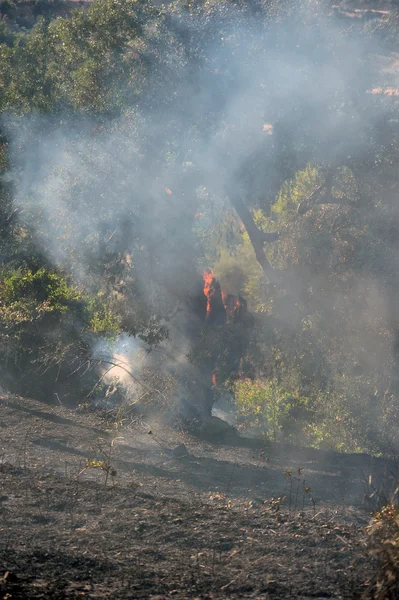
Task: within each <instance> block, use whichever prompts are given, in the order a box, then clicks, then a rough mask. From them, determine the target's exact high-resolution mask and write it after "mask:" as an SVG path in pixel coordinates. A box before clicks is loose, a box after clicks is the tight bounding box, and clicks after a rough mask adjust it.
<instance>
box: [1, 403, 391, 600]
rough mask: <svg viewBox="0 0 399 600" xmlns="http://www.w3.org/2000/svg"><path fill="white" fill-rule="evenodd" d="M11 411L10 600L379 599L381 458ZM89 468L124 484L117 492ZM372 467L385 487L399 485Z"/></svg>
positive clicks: (5, 464) (7, 452)
mask: <svg viewBox="0 0 399 600" xmlns="http://www.w3.org/2000/svg"><path fill="white" fill-rule="evenodd" d="M0 411H1V412H0V414H1V417H0V426H1V434H2V435H1V440H2V442H1V466H0V477H1V532H2V535H1V536H0V552H1V554H0V555H1V567H0V568H1V575H2V576H4V578H3V580H2V583H1V584H0V585H1V588H0V589H1V592H2V594H3V597H4V598H6V597H7V598H13V599H14V598H21V599H22V598H48V599H50V598H52V599H56V598H93V599H94V598H110V597H112V598H169V597H175V598H187V597H200V598H219V597H220V598H222V597H231V598H281V599H282V598H301V599H305V598H337V599H338V598H354V597H359V596H358V595H357V594H359V593H360V592H361V590H363V591H364V590H365V589H366V588H367V586H366V588H364V586H363V585H362V584H365V583H366V582H367V580H368V578H369V576H370V572H369V569H370V562H369V561H370V559H368V558H367V556H366V555H365V553H364V540H365V535H366V534H365V530H364V527H365V525H366V524H367V522H368V519H369V517H368V512H367V504H365V503H364V491H365V487H364V485H363V483H364V478H366V479H367V478H368V477H369V475H370V458H369V457H366V456H357V457H356V456H353V457H350V456H344V455H338V454H333V453H330V454H326V453H321V452H316V451H312V452H309V451H298V450H296V451H295V452H292V453H291V456H290V453H289V452H288V451H285V452H283V451H282V450H280V454H278V448H277V446H276V447H274V448H270V447H269V448H267V449H265V448H263V449H262V448H261V447H259V448H258V449H254V448H252V449H250V448H245V447H242V446H241V447H238V446H231V445H230V446H228V445H223V444H220V445H217V446H215V445H213V444H211V443H210V442H205V441H201V440H199V439H197V438H193V437H191V436H189V435H188V434H186V433H184V432H182V433H181V434H177V433H176V431H174V430H172V429H170V428H168V427H167V426H165V425H162V424H160V423H156V422H154V423H151V424H144V423H139V422H136V423H132V424H131V425H130V426H129V427H126V428H125V429H123V430H121V431H119V432H118V434H117V436H115V432H113V431H112V429H110V426H109V423H108V422H107V421H105V420H104V419H103V418H102V417H101V415H99V414H98V413H96V412H89V413H82V412H79V411H71V410H68V409H65V408H63V407H61V406H49V405H44V404H41V403H39V402H36V401H32V400H29V399H27V398H20V397H15V396H14V397H9V396H3V397H2V398H1V404H0ZM181 444H184V447H183V446H181ZM88 460H89V461H104V463H105V464H106V465H108V466H111V467H112V470H113V469H115V472H113V471H112V470H111V471H110V472H109V477H108V481H106V473H105V471H104V470H102V469H101V468H95V467H94V466H92V467H91V468H90V467H88V468H85V465H86V464H88V463H87V462H86V461H88ZM91 464H92V465H95V464H96V463H95V462H92V463H91ZM371 468H372V477H373V481H374V478H377V477H381V476H382V475H383V473H384V469H385V472H387V465H386V464H385V465H384V464H383V462H382V461H381V464H380V463H379V461H377V460H376V459H374V460H373V461H372V463H371ZM298 469H300V470H299V471H298ZM298 476H299V481H298ZM386 485H388V482H387V481H386ZM366 487H367V486H366ZM284 497H285V498H284ZM7 572H8V575H5V574H6V573H7ZM7 594H9V595H7Z"/></svg>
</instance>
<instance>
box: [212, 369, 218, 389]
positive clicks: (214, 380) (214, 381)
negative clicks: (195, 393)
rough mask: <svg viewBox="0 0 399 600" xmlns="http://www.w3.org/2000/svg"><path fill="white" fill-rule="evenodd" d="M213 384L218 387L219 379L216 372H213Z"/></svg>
mask: <svg viewBox="0 0 399 600" xmlns="http://www.w3.org/2000/svg"><path fill="white" fill-rule="evenodd" d="M212 383H213V385H214V386H215V387H216V386H217V384H218V381H217V377H216V373H215V371H213V372H212Z"/></svg>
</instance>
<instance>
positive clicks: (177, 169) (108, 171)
mask: <svg viewBox="0 0 399 600" xmlns="http://www.w3.org/2000/svg"><path fill="white" fill-rule="evenodd" d="M282 4H284V3H282ZM262 10H263V12H262V11H261V12H260V13H259V14H258V15H256V14H255V15H251V11H250V10H244V9H241V8H239V7H237V6H233V5H231V4H227V3H220V5H219V8H217V7H216V8H215V7H213V8H212V10H210V12H209V14H207V12H206V10H205V8H204V9H202V10H201V9H198V11H193V12H192V13H191V14H189V13H186V12H185V11H184V9H183V8H181V9H179V8H178V7H176V6H174V7H173V8H172V7H170V8H169V9H168V8H164V9H160V14H161V15H163V16H162V18H161V19H160V20H158V21H157V20H156V19H154V24H153V26H151V23H147V24H146V29H145V31H146V35H147V36H148V39H149V40H150V42H149V45H150V46H151V48H152V49H153V50H152V52H153V54H152V55H151V56H150V61H152V68H150V69H149V71H148V73H147V74H146V81H145V91H144V92H143V93H142V96H141V97H140V100H139V101H138V102H133V101H132V103H131V106H129V107H128V108H125V109H123V110H122V111H121V114H119V115H118V116H116V117H115V115H112V116H109V117H107V116H106V115H105V116H104V115H101V116H100V117H98V116H96V117H94V116H89V115H83V116H76V115H75V116H73V117H72V116H71V115H70V114H67V113H65V114H62V113H58V114H57V115H56V116H54V115H52V116H43V115H33V116H30V117H29V118H28V117H27V118H25V119H24V120H23V121H22V122H21V120H20V119H19V120H18V121H13V120H12V119H9V120H8V121H7V122H6V127H7V131H8V135H9V139H10V148H11V156H12V159H11V162H12V164H13V165H14V167H15V168H14V172H13V177H14V182H15V197H14V206H15V207H16V208H18V209H20V216H19V218H20V220H21V222H22V223H24V224H26V225H27V226H28V227H29V229H30V231H31V232H32V236H33V237H34V239H35V242H36V244H37V246H38V247H39V248H40V251H41V252H42V254H43V256H44V257H45V259H46V260H47V262H48V264H49V265H51V266H54V267H57V268H59V269H61V270H62V271H64V272H65V273H67V274H70V275H71V276H72V278H73V280H74V281H75V282H76V284H77V285H79V286H83V287H85V288H86V289H87V290H88V291H90V290H91V289H93V290H94V289H96V286H97V283H98V279H99V278H100V277H103V276H104V274H106V275H107V277H108V279H107V281H108V283H107V285H108V286H109V287H108V293H109V294H110V295H112V297H113V298H114V299H115V301H116V302H117V301H118V298H120V297H122V296H123V295H124V294H125V293H126V290H127V289H129V290H134V294H133V293H132V303H133V302H134V301H133V297H134V298H135V299H136V302H137V298H140V302H137V306H136V305H135V306H132V310H133V311H134V319H135V323H138V325H137V329H138V331H137V332H138V333H139V330H140V327H141V326H142V328H143V329H144V333H146V331H147V333H148V327H149V325H151V323H161V324H162V325H164V326H165V327H166V328H168V330H169V339H168V340H166V341H163V342H162V344H161V349H163V350H164V351H165V352H167V353H168V354H169V357H170V361H169V362H168V360H166V359H165V357H164V359H163V361H162V360H161V361H159V364H162V365H163V367H164V368H165V371H166V372H169V373H171V372H172V371H173V372H174V374H175V373H176V372H177V366H179V365H181V364H182V363H184V364H185V365H186V366H187V368H188V363H186V358H185V357H186V356H187V354H188V353H189V351H190V347H191V340H192V336H193V332H194V334H195V332H196V331H197V329H196V328H197V327H199V326H200V325H201V323H200V319H199V317H198V314H196V313H195V311H192V312H191V313H190V307H192V304H190V302H189V295H190V293H191V294H193V296H195V294H196V293H197V292H198V290H199V291H201V290H200V288H199V287H198V286H201V285H202V279H201V274H202V271H203V269H204V268H206V267H207V266H208V265H207V264H206V263H205V260H206V257H205V256H201V254H200V253H199V252H198V247H200V246H199V242H198V239H197V238H196V231H195V215H196V214H198V212H201V213H205V214H206V218H207V219H208V220H207V221H206V220H204V223H206V226H208V228H209V230H210V229H212V228H213V227H215V226H216V222H215V220H217V219H218V218H219V216H220V214H223V211H224V210H226V208H227V207H229V206H230V202H233V200H235V201H236V202H237V198H238V199H239V200H240V201H241V202H243V203H244V204H245V205H247V206H248V207H249V208H257V207H260V208H261V209H262V210H263V211H264V213H265V214H270V210H271V205H272V203H273V202H275V200H276V197H277V194H278V192H279V190H280V188H281V186H282V184H283V183H284V181H286V180H287V179H291V178H292V177H293V176H294V174H295V172H296V171H297V170H299V169H304V168H305V167H306V165H307V164H308V163H311V162H314V163H317V164H318V165H321V167H322V168H324V166H325V165H333V166H335V167H336V168H338V167H341V166H342V165H349V166H353V167H354V168H355V167H356V165H358V164H361V163H362V161H364V160H366V158H365V156H364V153H365V149H366V148H367V147H369V146H370V131H371V130H373V131H374V130H376V131H378V130H379V127H380V124H381V123H384V122H386V121H389V119H390V118H391V112H392V105H391V104H389V103H388V104H387V105H384V104H383V103H382V102H381V101H380V99H379V95H378V93H376V92H378V90H380V89H385V88H384V85H385V82H386V81H389V82H390V85H391V86H392V87H394V86H397V85H398V84H399V75H398V70H397V69H392V68H391V70H390V67H389V65H388V66H387V67H386V68H385V71H381V70H380V71H379V70H378V69H377V68H373V67H370V64H377V63H376V61H374V62H373V60H371V58H372V57H378V56H381V55H383V54H384V52H386V50H385V49H384V48H383V47H381V45H382V44H383V41H382V38H381V37H379V36H378V35H377V34H376V35H374V36H369V37H366V36H365V35H363V34H364V31H363V30H362V29H361V28H360V27H359V31H358V33H357V30H356V27H354V28H353V27H352V28H351V29H352V32H351V34H350V35H348V34H347V31H346V30H345V27H343V25H342V20H340V18H339V16H336V15H335V14H334V11H333V10H332V9H330V8H329V7H325V6H323V5H322V4H321V3H319V2H304V3H298V4H296V5H295V7H292V6H291V5H289V4H288V3H287V4H286V5H285V4H284V6H281V7H279V8H278V9H276V10H274V9H268V10H266V9H265V8H263V9H262ZM163 11H165V14H164V13H163ZM154 48H156V49H155V50H154ZM136 50H137V49H136ZM136 50H135V51H136ZM137 51H138V52H139V50H137ZM384 78H387V79H386V80H385V79H384ZM125 91H126V90H124V89H121V90H120V94H121V95H123V94H124V93H125ZM366 181H367V177H366ZM381 189H382V193H385V191H384V190H383V188H381ZM233 204H234V202H233ZM213 218H214V219H215V220H214V221H213V220H212V219H213ZM206 226H204V227H205V233H207V231H206ZM280 235H281V236H283V237H284V232H280ZM278 243H280V242H277V244H278ZM271 260H272V259H271ZM396 260H397V249H394V248H393V249H392V265H394V264H395V263H396ZM115 261H116V263H117V264H118V269H116V270H115V272H113V270H112V268H113V267H112V264H114V263H115ZM273 266H274V267H276V270H278V268H279V265H278V264H277V265H273ZM287 278H288V279H289V276H287ZM373 278H374V275H371V279H372V280H373ZM362 283H363V275H361V274H360V275H359V277H358V278H356V277H355V276H354V277H353V279H352V283H351V285H350V289H349V294H358V293H361V291H360V290H361V287H362ZM284 285H286V287H287V285H288V287H289V288H290V290H291V292H292V293H293V294H294V295H296V296H297V297H301V293H302V291H301V283H300V282H299V281H298V279H295V277H294V276H293V277H292V278H291V280H290V281H289V283H288V284H287V283H285V284H284ZM307 285H308V286H309V287H312V282H310V283H309V282H308V283H307ZM314 285H315V287H316V288H317V285H318V276H317V275H315V280H314ZM380 287H381V286H380V284H379V283H378V282H377V280H376V283H375V297H374V299H373V302H372V305H371V306H369V307H368V308H367V309H366V310H368V311H372V312H373V313H374V316H373V318H375V319H379V318H385V317H386V315H387V313H388V312H389V310H390V309H389V308H387V304H388V303H389V300H387V298H386V297H385V296H384V294H382V296H381V293H380V292H379V291H378V290H379V289H380ZM228 291H229V290H227V292H228ZM337 293H338V296H337V297H335V298H333V299H331V305H332V306H334V307H335V308H336V307H337V306H338V305H339V304H340V302H341V301H342V303H343V305H345V307H346V304H345V302H344V300H343V299H342V298H341V297H340V295H339V294H340V292H337ZM141 303H142V305H145V306H146V307H147V313H146V314H141V312H140V311H141V309H140V307H139V306H138V305H139V304H141ZM335 308H334V310H335ZM345 309H346V308H345ZM281 310H282V313H281V314H282V318H283V320H285V322H286V323H287V324H288V323H291V326H292V327H293V328H295V320H292V314H291V312H290V308H289V307H287V306H286V307H285V308H284V307H283V305H281ZM284 311H285V313H284ZM363 316H364V315H363ZM165 318H166V320H164V319H165ZM331 318H332V319H333V318H334V317H333V316H332V317H331ZM356 318H357V317H355V316H354V317H353V321H352V322H353V324H354V327H355V323H356ZM193 321H194V325H193ZM363 323H364V320H363V321H362V320H361V319H360V321H359V324H358V327H360V328H361V327H362V326H363ZM328 325H330V324H328ZM132 333H134V331H133V332H132ZM145 339H146V338H145V335H144V340H145ZM369 341H370V340H369V338H368V339H367V341H366V345H365V346H364V347H363V349H362V356H363V358H362V364H363V365H364V366H363V367H362V368H363V369H366V370H367V369H368V368H369V367H370V368H371V367H372V368H379V367H381V368H382V365H383V363H391V362H392V344H391V342H392V341H391V340H390V341H388V342H387V343H386V344H385V345H384V344H383V345H382V346H381V352H382V354H380V356H379V357H376V356H375V353H374V352H373V350H372V348H368V347H367V344H368V343H369ZM98 343H100V342H98V340H95V342H94V347H95V348H96V349H97V350H98V348H99V346H98ZM346 343H347V345H348V347H349V348H350V352H353V354H354V355H355V356H357V355H358V348H357V347H356V346H357V344H358V331H357V332H355V333H352V332H350V331H348V335H347V336H346ZM121 344H122V345H123V362H124V363H126V364H127V365H128V366H129V370H130V371H131V372H133V373H137V372H138V371H142V370H143V369H145V365H146V361H147V360H150V357H151V360H153V358H152V356H153V355H151V354H150V355H148V354H144V356H143V355H142V350H141V349H142V348H147V347H149V346H150V345H151V344H149V345H146V341H141V342H139V343H138V342H137V338H134V337H133V336H130V337H129V336H124V337H123V339H122V340H121ZM140 348H141V349H140ZM97 350H96V351H97ZM120 354H121V352H120V351H119V349H118V348H117V349H116V350H115V358H116V359H118V357H119V358H120ZM139 355H140V356H139ZM376 361H377V363H378V364H377V365H376V364H375V362H376ZM355 362H356V361H355V360H354V364H355ZM358 362H359V363H360V360H359V361H358ZM172 365H173V367H172ZM116 374H117V373H116V371H112V370H111V371H110V373H109V376H113V375H116ZM119 375H121V377H120V379H121V381H125V380H126V377H127V379H129V376H128V375H127V374H126V373H125V374H123V373H119ZM176 393H178V392H176Z"/></svg>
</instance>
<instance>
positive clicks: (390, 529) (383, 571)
mask: <svg viewBox="0 0 399 600" xmlns="http://www.w3.org/2000/svg"><path fill="white" fill-rule="evenodd" d="M368 533H369V536H370V538H369V541H370V552H371V555H372V556H373V557H374V558H375V560H376V573H375V575H374V577H373V580H372V581H371V586H370V588H369V592H370V593H369V594H368V595H369V597H371V598H374V599H376V600H388V599H392V600H393V599H397V598H399V504H398V503H396V502H395V503H393V502H392V503H389V504H387V505H386V506H385V507H384V508H382V509H381V510H380V512H378V513H376V514H375V516H374V518H373V520H372V522H371V524H370V526H369V528H368Z"/></svg>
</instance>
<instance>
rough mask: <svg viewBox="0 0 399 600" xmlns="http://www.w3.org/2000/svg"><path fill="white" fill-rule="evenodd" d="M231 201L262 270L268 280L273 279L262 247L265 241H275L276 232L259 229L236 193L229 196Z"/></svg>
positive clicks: (272, 270)
mask: <svg viewBox="0 0 399 600" xmlns="http://www.w3.org/2000/svg"><path fill="white" fill-rule="evenodd" d="M231 203H232V205H233V206H234V208H235V210H236V211H237V214H238V216H239V217H240V219H241V221H242V222H243V224H244V227H245V229H246V230H247V233H248V236H249V239H250V240H251V244H252V247H253V249H254V251H255V256H256V259H257V261H258V263H259V264H260V266H261V267H262V270H263V272H264V274H265V276H266V277H267V279H268V280H271V279H275V271H274V269H273V267H272V265H271V264H270V262H269V261H268V260H267V258H266V254H265V251H264V248H263V244H264V243H265V242H270V241H275V240H276V239H278V233H266V232H264V231H261V230H260V229H259V228H258V227H257V225H256V224H255V221H254V219H253V216H252V213H251V211H250V210H249V208H248V207H247V206H246V205H245V204H244V202H243V201H242V200H241V198H239V196H237V195H232V196H231Z"/></svg>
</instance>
